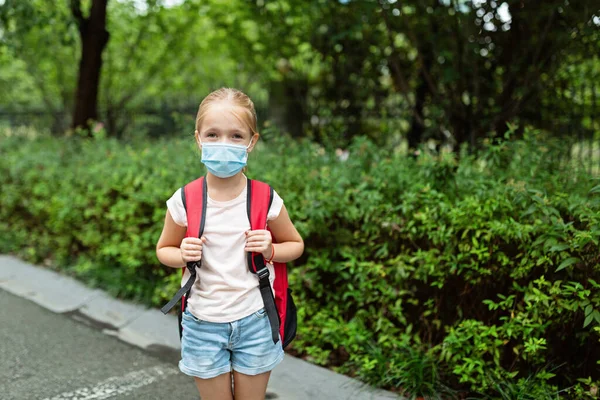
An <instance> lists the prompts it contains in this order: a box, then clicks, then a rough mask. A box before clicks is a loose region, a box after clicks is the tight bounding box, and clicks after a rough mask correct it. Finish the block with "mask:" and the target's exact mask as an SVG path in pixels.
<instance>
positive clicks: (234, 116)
mask: <svg viewBox="0 0 600 400" xmlns="http://www.w3.org/2000/svg"><path fill="white" fill-rule="evenodd" d="M244 114H245V113H244V109H243V108H242V107H239V106H236V105H234V104H231V103H228V102H218V103H214V104H211V105H210V106H209V107H208V109H207V110H206V114H205V115H204V119H203V121H202V130H206V129H209V128H218V129H221V130H232V129H237V130H242V131H247V130H248V125H247V124H246V122H245V121H244V119H245V117H246V116H245V115H244Z"/></svg>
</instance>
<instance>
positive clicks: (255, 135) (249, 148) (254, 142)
mask: <svg viewBox="0 0 600 400" xmlns="http://www.w3.org/2000/svg"><path fill="white" fill-rule="evenodd" d="M259 138H260V134H258V133H255V134H254V136H252V139H250V146H249V147H248V153H250V152H251V151H252V149H253V148H254V146H256V142H258V139H259Z"/></svg>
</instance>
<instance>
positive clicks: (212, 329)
mask: <svg viewBox="0 0 600 400" xmlns="http://www.w3.org/2000/svg"><path fill="white" fill-rule="evenodd" d="M182 326H183V334H182V338H181V360H180V361H179V369H180V370H181V372H183V373H184V374H186V375H190V376H194V377H198V378H202V379H210V378H214V377H216V376H218V375H221V374H224V373H227V372H231V370H232V369H233V370H234V371H237V372H240V373H242V374H245V375H258V374H262V373H264V372H268V371H271V370H272V369H273V368H275V366H277V364H279V363H280V362H281V361H282V360H283V355H284V353H283V348H282V347H281V340H279V341H278V342H277V343H275V344H274V343H273V339H272V337H271V326H270V324H269V318H268V317H267V313H266V312H265V309H264V308H263V309H261V310H258V311H256V312H255V313H252V314H250V315H249V316H247V317H244V318H242V319H239V320H237V321H233V322H225V323H216V322H208V321H203V320H200V319H198V318H196V317H195V316H194V315H192V314H191V313H190V312H189V309H186V310H185V311H184V312H183V315H182Z"/></svg>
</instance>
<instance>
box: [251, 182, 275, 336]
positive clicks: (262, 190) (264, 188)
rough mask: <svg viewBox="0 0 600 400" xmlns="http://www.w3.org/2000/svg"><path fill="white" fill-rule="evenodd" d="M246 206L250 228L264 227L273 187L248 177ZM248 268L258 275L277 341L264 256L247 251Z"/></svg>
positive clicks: (271, 292)
mask: <svg viewBox="0 0 600 400" xmlns="http://www.w3.org/2000/svg"><path fill="white" fill-rule="evenodd" d="M247 191H248V193H247V196H248V198H247V202H246V208H247V212H248V219H249V220H250V229H252V230H256V229H266V228H267V215H268V214H269V208H271V203H272V202H273V189H272V188H271V187H270V186H269V185H267V184H266V183H263V182H259V181H255V180H251V179H248V188H247ZM248 268H249V269H250V272H252V273H254V274H256V275H258V285H259V289H260V295H261V297H262V299H263V303H264V305H265V311H266V313H267V317H268V318H269V324H270V325H271V338H272V339H273V343H277V342H278V341H279V326H280V317H279V313H278V311H277V306H276V305H275V297H274V296H273V290H272V288H271V281H270V279H269V276H270V275H271V273H270V272H269V269H268V268H267V266H266V265H265V258H264V257H263V255H262V254H260V253H248Z"/></svg>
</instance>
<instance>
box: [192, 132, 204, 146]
mask: <svg viewBox="0 0 600 400" xmlns="http://www.w3.org/2000/svg"><path fill="white" fill-rule="evenodd" d="M194 137H195V138H196V143H197V144H198V147H200V148H202V143H201V142H200V132H198V129H196V130H195V131H194Z"/></svg>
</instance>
